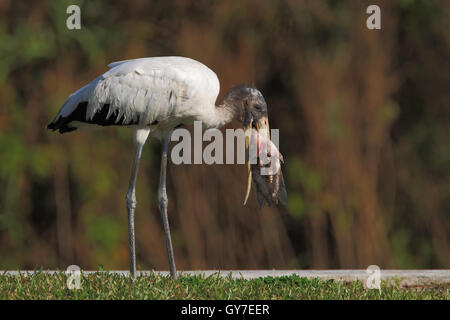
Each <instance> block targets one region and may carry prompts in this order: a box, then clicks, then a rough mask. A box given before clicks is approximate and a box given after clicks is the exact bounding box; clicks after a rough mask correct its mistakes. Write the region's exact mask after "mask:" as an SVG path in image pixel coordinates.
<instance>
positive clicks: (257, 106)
mask: <svg viewBox="0 0 450 320" xmlns="http://www.w3.org/2000/svg"><path fill="white" fill-rule="evenodd" d="M254 108H255V109H256V110H257V111H261V110H262V106H261V105H260V104H255V105H254Z"/></svg>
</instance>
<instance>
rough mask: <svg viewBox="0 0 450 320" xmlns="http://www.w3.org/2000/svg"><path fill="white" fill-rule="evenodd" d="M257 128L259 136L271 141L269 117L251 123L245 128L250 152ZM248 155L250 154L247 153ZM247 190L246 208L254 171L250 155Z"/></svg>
mask: <svg viewBox="0 0 450 320" xmlns="http://www.w3.org/2000/svg"><path fill="white" fill-rule="evenodd" d="M253 127H254V128H256V130H257V131H258V134H260V135H263V136H264V137H265V138H267V139H268V140H269V141H270V127H269V119H268V118H267V117H261V118H260V119H259V120H258V121H255V122H253V121H250V124H249V125H248V126H247V127H245V128H244V129H245V150H246V151H248V149H249V146H250V139H251V136H252V129H253ZM247 153H248V152H247ZM247 171H248V178H247V190H246V192H245V199H244V206H245V204H246V203H247V200H248V196H249V195H250V190H251V188H252V170H251V167H250V155H248V158H247Z"/></svg>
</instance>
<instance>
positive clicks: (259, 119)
mask: <svg viewBox="0 0 450 320" xmlns="http://www.w3.org/2000/svg"><path fill="white" fill-rule="evenodd" d="M222 104H224V105H225V106H226V107H227V108H229V109H232V111H233V114H234V119H235V120H237V121H239V122H241V123H242V125H243V126H244V129H245V130H247V129H251V128H255V129H256V130H258V132H260V131H265V132H264V134H267V137H270V130H269V120H268V114H267V104H266V101H265V100H264V97H263V95H262V94H261V92H260V91H259V90H258V89H256V88H254V87H253V86H251V85H248V84H240V85H237V86H235V87H233V88H232V89H231V90H230V91H229V92H228V93H227V94H226V95H225V96H224V97H223V99H222Z"/></svg>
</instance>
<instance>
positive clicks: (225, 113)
mask: <svg viewBox="0 0 450 320" xmlns="http://www.w3.org/2000/svg"><path fill="white" fill-rule="evenodd" d="M207 109H208V110H210V112H207V113H206V114H205V113H204V114H202V116H201V119H199V120H202V122H203V124H204V125H205V126H206V127H208V128H220V127H223V126H224V125H226V124H227V123H229V122H231V121H232V120H233V119H235V118H236V108H235V107H234V106H233V105H231V104H230V103H228V102H227V101H226V100H225V99H222V100H221V101H219V103H218V104H217V105H215V106H214V105H213V106H212V107H210V108H207Z"/></svg>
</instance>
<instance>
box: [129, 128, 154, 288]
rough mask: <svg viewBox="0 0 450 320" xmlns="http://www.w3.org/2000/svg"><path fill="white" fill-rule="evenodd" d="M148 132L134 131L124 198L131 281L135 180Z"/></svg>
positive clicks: (133, 270) (132, 276)
mask: <svg viewBox="0 0 450 320" xmlns="http://www.w3.org/2000/svg"><path fill="white" fill-rule="evenodd" d="M148 133H149V130H147V129H138V130H136V154H135V157H134V163H133V169H132V171H131V177H130V185H129V187H128V192H127V196H126V206H127V212H128V234H129V237H130V238H129V245H130V273H131V279H132V280H134V279H136V245H135V236H134V211H135V209H136V203H137V202H136V179H137V173H138V170H139V160H140V159H141V154H142V148H143V146H144V143H145V141H146V139H147V136H148Z"/></svg>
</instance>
